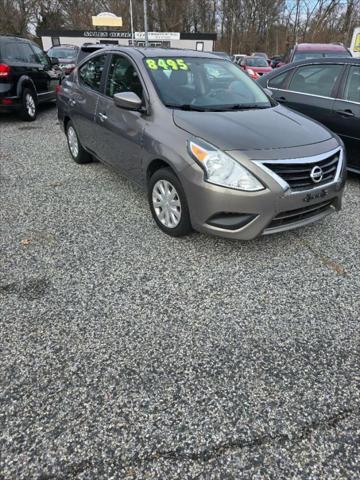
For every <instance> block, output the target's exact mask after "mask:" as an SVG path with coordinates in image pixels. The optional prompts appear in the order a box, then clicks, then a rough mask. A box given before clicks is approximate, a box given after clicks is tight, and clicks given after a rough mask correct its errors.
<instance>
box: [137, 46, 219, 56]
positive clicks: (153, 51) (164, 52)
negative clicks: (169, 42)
mask: <svg viewBox="0 0 360 480" xmlns="http://www.w3.org/2000/svg"><path fill="white" fill-rule="evenodd" d="M135 49H136V50H137V51H138V52H140V53H142V54H143V55H144V57H161V56H166V57H199V58H209V55H210V56H211V57H216V58H219V53H221V54H224V52H216V53H215V52H198V51H197V50H189V49H185V48H156V47H135ZM226 55H227V54H226Z"/></svg>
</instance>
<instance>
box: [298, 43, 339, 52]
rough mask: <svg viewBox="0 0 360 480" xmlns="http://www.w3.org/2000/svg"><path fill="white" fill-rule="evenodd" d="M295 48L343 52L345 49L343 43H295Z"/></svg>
mask: <svg viewBox="0 0 360 480" xmlns="http://www.w3.org/2000/svg"><path fill="white" fill-rule="evenodd" d="M295 48H296V50H300V51H305V50H306V51H315V50H316V51H321V52H322V51H324V52H329V51H330V52H343V51H344V50H346V47H344V45H339V44H336V43H298V44H297V45H295Z"/></svg>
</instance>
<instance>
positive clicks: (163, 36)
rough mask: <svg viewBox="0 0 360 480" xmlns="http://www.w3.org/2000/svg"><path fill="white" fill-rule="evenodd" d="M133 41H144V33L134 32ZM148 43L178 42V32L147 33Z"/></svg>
mask: <svg viewBox="0 0 360 480" xmlns="http://www.w3.org/2000/svg"><path fill="white" fill-rule="evenodd" d="M135 40H145V32H135ZM148 40H149V41H152V42H153V41H166V40H167V41H170V40H180V33H179V32H148Z"/></svg>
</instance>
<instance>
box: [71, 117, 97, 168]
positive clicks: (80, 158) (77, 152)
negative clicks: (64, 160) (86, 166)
mask: <svg viewBox="0 0 360 480" xmlns="http://www.w3.org/2000/svg"><path fill="white" fill-rule="evenodd" d="M66 138H67V142H68V147H69V151H70V155H71V156H72V159H73V160H74V162H76V163H80V164H82V163H89V162H91V160H92V159H91V155H90V154H89V153H88V152H87V151H86V150H85V149H84V148H83V147H82V145H81V143H80V140H79V137H78V135H77V133H76V130H75V127H74V124H73V123H72V121H71V120H70V121H69V122H68V123H67V125H66Z"/></svg>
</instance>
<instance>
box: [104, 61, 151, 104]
mask: <svg viewBox="0 0 360 480" xmlns="http://www.w3.org/2000/svg"><path fill="white" fill-rule="evenodd" d="M122 92H134V93H136V95H138V97H140V98H142V97H143V88H142V85H141V82H140V78H139V75H138V73H137V71H136V70H135V68H134V66H133V64H132V63H131V62H130V60H128V59H127V58H126V57H122V56H120V55H113V56H112V60H111V65H110V69H109V75H108V78H107V81H106V95H108V96H109V97H113V96H114V95H115V94H116V93H122Z"/></svg>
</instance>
